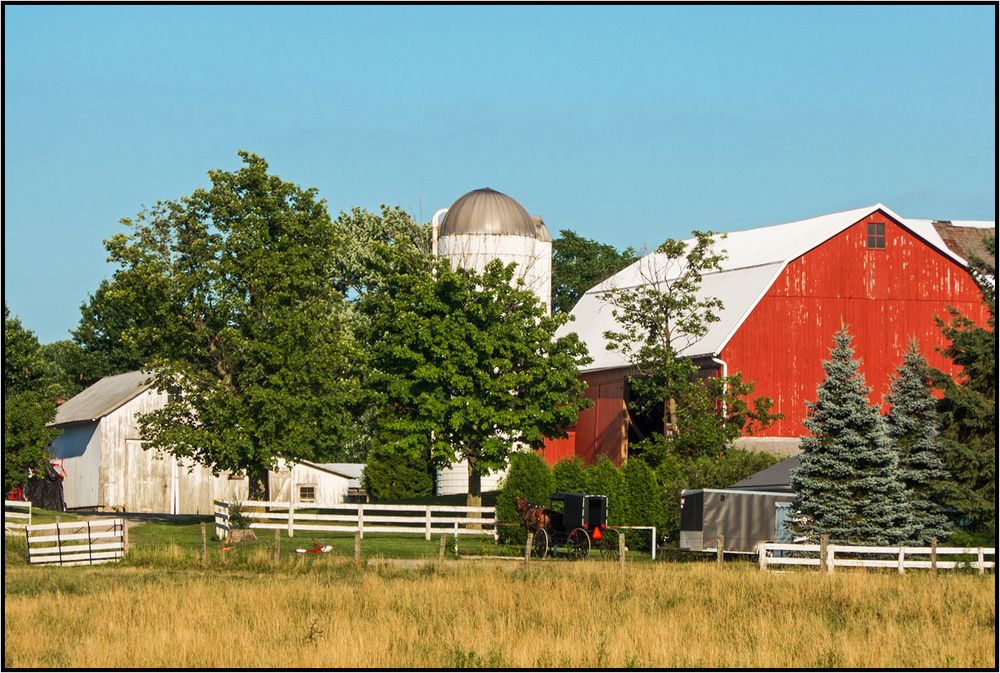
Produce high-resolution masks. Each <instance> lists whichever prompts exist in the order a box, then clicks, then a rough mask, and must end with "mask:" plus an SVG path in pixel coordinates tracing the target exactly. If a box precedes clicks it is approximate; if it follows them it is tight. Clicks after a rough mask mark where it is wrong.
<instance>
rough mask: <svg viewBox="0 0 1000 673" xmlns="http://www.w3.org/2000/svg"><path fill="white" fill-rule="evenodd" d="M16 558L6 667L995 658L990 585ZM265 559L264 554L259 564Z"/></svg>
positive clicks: (585, 567)
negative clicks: (149, 565)
mask: <svg viewBox="0 0 1000 673" xmlns="http://www.w3.org/2000/svg"><path fill="white" fill-rule="evenodd" d="M316 561H317V563H316V565H315V566H314V567H311V568H309V569H308V571H307V572H301V571H293V569H291V568H288V569H281V568H279V569H276V570H274V571H273V572H272V573H267V572H261V573H253V572H248V571H237V570H232V571H228V570H226V569H213V570H211V571H197V570H183V571H180V570H178V571H176V572H170V571H163V570H155V569H146V568H135V567H117V568H111V567H103V568H100V567H99V568H85V569H73V568H66V569H59V568H45V569H42V568H25V567H20V568H17V567H10V566H8V568H7V570H6V580H7V583H6V585H7V592H6V594H5V597H4V610H5V614H6V625H5V631H4V663H5V664H6V665H7V666H10V667H70V668H73V667H98V668H109V667H141V668H145V667H222V668H232V667H244V666H248V667H274V666H285V667H334V666H339V667H349V668H358V667H432V668H442V667H531V668H539V667H583V668H594V667H620V666H637V667H796V668H799V667H858V668H863V667H904V668H913V667H933V668H941V667H986V668H992V667H995V666H996V660H995V657H994V649H993V648H994V633H995V623H996V605H995V602H994V593H995V578H994V576H992V575H989V576H986V577H979V576H974V575H973V576H970V575H961V574H946V573H941V574H940V575H939V576H938V577H936V578H935V577H931V576H929V575H928V574H924V573H917V572H913V573H910V574H907V575H905V576H897V575H893V574H888V573H886V574H874V573H864V572H838V573H837V574H836V575H834V576H832V577H828V576H821V575H819V574H817V573H815V572H789V573H783V574H770V573H766V574H765V573H760V572H758V571H756V570H755V569H754V568H752V567H750V566H734V565H730V566H727V567H725V568H722V569H717V568H715V567H714V566H713V565H709V564H692V565H685V564H655V565H654V564H642V565H640V564H636V565H633V566H630V567H629V568H628V569H627V571H626V573H625V574H624V575H621V574H620V573H619V572H618V569H617V567H616V566H614V565H609V564H603V563H595V562H586V563H577V564H571V563H559V562H543V563H537V564H535V565H534V566H533V567H531V568H529V569H527V570H526V571H525V570H523V569H521V568H519V567H518V566H517V565H516V564H509V563H508V564H507V565H500V564H494V565H484V564H476V563H474V562H463V563H462V564H460V565H449V566H446V567H444V568H441V569H439V570H435V569H433V568H428V569H424V570H411V571H403V570H396V569H392V568H381V569H367V570H360V569H354V568H353V567H351V566H350V564H349V562H348V561H344V560H341V559H316ZM262 563H263V560H262Z"/></svg>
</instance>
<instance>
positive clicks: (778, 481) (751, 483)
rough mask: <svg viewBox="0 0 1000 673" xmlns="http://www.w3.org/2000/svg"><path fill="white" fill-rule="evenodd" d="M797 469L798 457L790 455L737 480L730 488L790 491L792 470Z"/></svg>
mask: <svg viewBox="0 0 1000 673" xmlns="http://www.w3.org/2000/svg"><path fill="white" fill-rule="evenodd" d="M797 469H799V457H798V456H792V457H791V458H788V459H786V460H783V461H781V462H780V463H775V464H774V465H772V466H771V467H769V468H767V469H766V470H761V471H760V472H757V473H756V474H751V475H750V476H749V477H747V478H746V479H743V480H742V481H738V482H736V483H735V484H733V485H732V486H730V488H743V489H748V490H754V491H791V490H792V472H793V471H794V470H797Z"/></svg>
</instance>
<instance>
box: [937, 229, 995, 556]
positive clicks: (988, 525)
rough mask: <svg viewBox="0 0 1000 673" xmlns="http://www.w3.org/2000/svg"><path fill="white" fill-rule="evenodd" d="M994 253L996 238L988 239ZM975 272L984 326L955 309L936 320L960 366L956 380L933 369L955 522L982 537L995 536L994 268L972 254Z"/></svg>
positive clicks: (946, 350) (950, 356)
mask: <svg viewBox="0 0 1000 673" xmlns="http://www.w3.org/2000/svg"><path fill="white" fill-rule="evenodd" d="M984 243H985V245H986V249H987V251H988V252H990V253H991V254H993V255H994V257H995V256H996V238H995V237H993V238H987V239H986V240H985V241H984ZM969 271H970V272H971V273H972V277H973V278H974V279H975V281H976V284H977V285H978V286H979V289H980V291H981V292H982V294H983V303H984V304H985V306H986V309H987V311H988V317H987V323H986V325H985V326H982V325H978V324H976V323H975V322H973V321H972V320H970V319H969V318H967V317H966V316H963V315H961V314H960V313H959V312H958V311H956V310H955V309H951V318H950V320H949V322H948V323H945V322H944V321H943V320H938V325H939V327H940V328H941V331H942V333H943V334H944V336H945V337H946V338H947V339H948V340H949V341H950V343H949V345H948V346H947V347H946V348H943V349H941V353H942V354H943V355H944V356H945V357H947V358H948V359H950V360H951V361H952V362H953V363H955V364H956V365H958V366H960V367H961V368H962V374H961V376H960V378H959V380H958V381H957V382H956V381H955V380H954V379H953V378H952V377H951V376H949V375H948V374H946V373H944V372H934V374H933V375H934V382H935V384H936V385H937V386H940V387H941V388H942V389H943V390H944V396H943V397H942V398H941V400H940V401H939V403H938V411H939V412H940V414H941V421H942V427H941V438H942V440H943V441H944V444H945V448H946V455H945V464H946V466H947V468H948V471H949V472H950V473H951V475H952V480H951V481H950V482H949V484H948V496H947V497H948V504H949V505H950V508H951V510H952V512H953V515H952V516H953V520H954V523H956V524H958V525H959V527H961V528H962V529H963V531H964V532H966V533H968V534H971V535H972V536H973V539H971V540H967V541H968V542H970V543H971V542H972V541H974V540H975V541H977V542H979V543H983V542H986V541H988V540H992V539H993V538H995V537H996V521H997V507H996V502H997V501H996V494H997V490H996V484H997V478H996V474H997V473H996V466H997V453H996V447H997V434H996V430H997V385H996V384H997V341H996V269H995V268H994V267H993V266H991V263H989V262H985V261H983V260H978V259H972V260H970V269H969Z"/></svg>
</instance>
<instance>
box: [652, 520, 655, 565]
mask: <svg viewBox="0 0 1000 673" xmlns="http://www.w3.org/2000/svg"><path fill="white" fill-rule="evenodd" d="M652 535H653V540H652V545H653V560H654V561H655V560H656V526H653V531H652Z"/></svg>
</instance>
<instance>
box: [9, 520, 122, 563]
mask: <svg viewBox="0 0 1000 673" xmlns="http://www.w3.org/2000/svg"><path fill="white" fill-rule="evenodd" d="M25 535H26V537H27V540H28V562H29V563H53V564H57V565H64V566H69V565H91V564H96V563H109V562H112V561H118V560H120V559H121V558H122V557H123V556H124V555H125V520H124V519H98V520H92V521H69V522H66V523H45V524H40V525H35V526H32V525H29V526H26V527H25Z"/></svg>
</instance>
